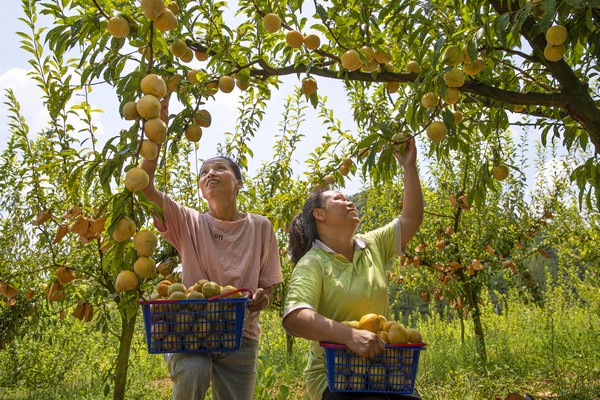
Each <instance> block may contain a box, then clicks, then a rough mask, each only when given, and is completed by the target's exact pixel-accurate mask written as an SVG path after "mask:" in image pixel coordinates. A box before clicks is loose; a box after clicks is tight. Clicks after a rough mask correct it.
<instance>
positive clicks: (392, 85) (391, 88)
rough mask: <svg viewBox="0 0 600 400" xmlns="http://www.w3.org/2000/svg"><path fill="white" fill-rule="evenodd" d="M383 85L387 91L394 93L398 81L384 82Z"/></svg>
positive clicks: (397, 86)
mask: <svg viewBox="0 0 600 400" xmlns="http://www.w3.org/2000/svg"><path fill="white" fill-rule="evenodd" d="M385 86H386V88H387V90H388V92H389V93H396V92H397V91H398V89H400V82H386V83H385Z"/></svg>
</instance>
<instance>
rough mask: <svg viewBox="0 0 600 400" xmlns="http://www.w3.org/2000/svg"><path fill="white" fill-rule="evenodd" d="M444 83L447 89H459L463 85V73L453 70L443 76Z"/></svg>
mask: <svg viewBox="0 0 600 400" xmlns="http://www.w3.org/2000/svg"><path fill="white" fill-rule="evenodd" d="M444 82H446V86H448V87H453V88H457V87H461V86H462V85H464V84H465V73H464V72H462V71H461V70H460V69H453V70H452V71H449V72H446V73H445V74H444Z"/></svg>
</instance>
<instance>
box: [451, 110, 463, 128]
mask: <svg viewBox="0 0 600 400" xmlns="http://www.w3.org/2000/svg"><path fill="white" fill-rule="evenodd" d="M452 115H453V116H454V125H458V124H460V123H461V122H462V119H463V115H462V112H460V111H452Z"/></svg>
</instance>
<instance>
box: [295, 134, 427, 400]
mask: <svg viewBox="0 0 600 400" xmlns="http://www.w3.org/2000/svg"><path fill="white" fill-rule="evenodd" d="M405 149H406V151H405V152H404V154H403V155H402V154H400V152H399V151H398V150H397V151H396V152H395V157H396V159H397V160H398V164H400V165H401V166H402V167H403V168H404V204H403V207H402V214H401V215H400V216H399V217H397V218H395V219H394V220H393V221H391V222H389V223H388V224H386V225H384V226H383V227H381V228H379V229H376V230H374V231H371V232H367V233H365V234H358V235H356V234H355V233H356V228H357V227H358V225H359V222H360V219H359V217H358V213H357V211H356V208H355V207H354V204H353V203H352V202H350V201H348V199H347V198H346V196H344V195H343V194H342V193H340V192H337V191H334V190H325V191H319V192H315V193H313V194H312V195H311V196H310V197H309V198H308V199H307V200H306V202H305V204H304V207H303V210H302V213H300V214H298V215H297V216H296V217H295V218H294V220H293V221H292V224H291V227H290V244H289V247H290V252H291V258H292V262H293V263H294V264H295V268H294V272H293V274H292V279H291V282H290V285H289V291H288V295H287V298H286V303H285V312H284V315H283V326H284V328H285V329H286V331H287V332H289V333H290V334H292V335H294V336H298V337H302V338H305V339H309V340H310V341H311V344H310V354H309V359H308V365H307V367H306V369H305V370H304V376H305V380H306V385H307V389H308V392H309V395H310V398H311V399H313V400H325V399H327V400H329V399H350V398H352V399H386V398H388V399H419V398H420V397H419V396H418V394H417V393H416V391H415V393H413V394H412V395H389V394H387V395H386V394H373V393H364V394H361V393H343V392H340V393H338V392H334V393H332V392H331V391H329V389H328V387H327V377H326V372H325V366H324V361H323V351H322V349H321V347H320V346H319V342H320V341H324V342H334V343H340V344H344V345H346V346H347V347H348V348H349V349H350V350H351V351H353V352H354V353H356V354H359V355H360V356H362V357H365V358H373V357H374V356H376V355H378V354H379V353H381V352H382V351H383V349H384V348H385V342H384V341H383V340H382V339H381V338H380V337H379V336H377V335H376V334H375V333H372V332H370V331H367V330H361V329H354V328H351V327H349V326H347V325H344V324H342V323H340V321H352V320H359V319H360V317H361V316H363V315H364V314H367V313H375V314H381V315H384V316H388V315H389V302H388V293H387V279H386V271H385V266H386V265H387V264H388V262H389V261H391V260H392V259H393V258H394V257H396V256H397V255H399V254H401V253H402V249H404V247H405V246H406V244H407V243H408V241H409V240H410V239H411V238H412V237H413V236H414V235H415V233H416V232H417V230H418V228H419V226H420V224H421V222H422V221H423V193H422V191H421V183H420V181H419V175H418V172H417V166H416V153H417V151H416V146H415V142H414V139H411V140H410V141H408V142H407V144H406V148H405Z"/></svg>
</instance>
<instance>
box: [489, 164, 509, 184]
mask: <svg viewBox="0 0 600 400" xmlns="http://www.w3.org/2000/svg"><path fill="white" fill-rule="evenodd" d="M492 176H493V177H494V179H496V180H498V181H503V180H505V179H506V178H508V168H507V167H506V165H495V166H494V167H493V168H492Z"/></svg>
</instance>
